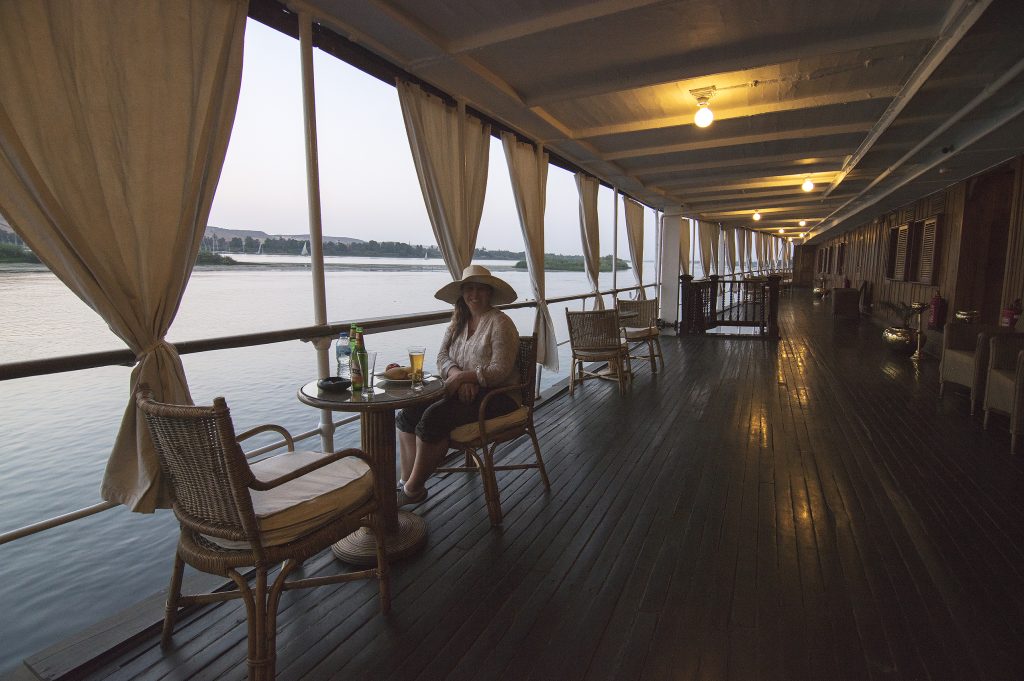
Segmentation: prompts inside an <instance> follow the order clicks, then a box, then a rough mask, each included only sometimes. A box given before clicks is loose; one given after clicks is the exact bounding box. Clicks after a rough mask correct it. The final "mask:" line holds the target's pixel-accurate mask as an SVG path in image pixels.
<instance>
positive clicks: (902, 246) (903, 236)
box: [893, 225, 910, 281]
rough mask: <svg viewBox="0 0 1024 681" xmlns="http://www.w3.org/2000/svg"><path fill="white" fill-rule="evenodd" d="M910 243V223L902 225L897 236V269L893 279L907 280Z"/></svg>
mask: <svg viewBox="0 0 1024 681" xmlns="http://www.w3.org/2000/svg"><path fill="white" fill-rule="evenodd" d="M909 245H910V225H900V227H899V233H898V235H897V237H896V270H895V272H893V279H896V280H897V281H906V280H907V247H908V246H909Z"/></svg>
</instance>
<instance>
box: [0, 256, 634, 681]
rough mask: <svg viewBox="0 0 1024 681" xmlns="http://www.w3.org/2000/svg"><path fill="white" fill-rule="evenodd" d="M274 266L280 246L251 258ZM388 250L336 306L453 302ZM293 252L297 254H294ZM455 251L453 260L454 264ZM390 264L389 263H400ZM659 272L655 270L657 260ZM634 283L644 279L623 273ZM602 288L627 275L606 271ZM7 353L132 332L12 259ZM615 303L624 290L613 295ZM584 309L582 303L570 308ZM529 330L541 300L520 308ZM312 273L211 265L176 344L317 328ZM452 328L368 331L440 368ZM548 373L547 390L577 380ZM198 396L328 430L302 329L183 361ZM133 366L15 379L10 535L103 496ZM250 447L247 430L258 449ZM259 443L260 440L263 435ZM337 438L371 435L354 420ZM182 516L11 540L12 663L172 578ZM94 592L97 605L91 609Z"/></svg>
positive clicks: (5, 300) (115, 517) (341, 287)
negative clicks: (308, 391)
mask: <svg viewBox="0 0 1024 681" xmlns="http://www.w3.org/2000/svg"><path fill="white" fill-rule="evenodd" d="M247 259H250V260H252V259H259V260H261V261H264V262H274V260H275V256H262V257H261V256H249V257H248V258H247ZM360 260H369V261H372V262H371V263H370V264H364V265H363V268H362V269H353V268H337V269H328V271H327V272H326V275H325V278H326V285H327V309H328V318H329V319H332V320H342V319H361V318H373V317H382V316H388V315H396V314H403V313H412V312H422V311H427V310H437V309H444V308H446V307H447V306H446V305H445V304H444V303H441V302H440V301H437V300H435V299H434V298H433V292H434V291H435V290H437V289H438V288H440V287H441V286H442V285H443V284H445V283H447V282H448V281H450V278H449V275H448V272H447V270H446V269H444V268H443V267H436V266H435V265H436V263H435V262H432V261H424V263H423V264H422V265H421V264H419V263H417V267H419V268H420V269H418V270H415V271H408V270H395V269H391V267H393V266H396V265H397V264H400V262H399V263H392V262H389V261H388V259H372V258H366V259H360ZM279 262H282V261H279ZM438 262H439V261H438ZM384 265H387V267H384ZM488 265H489V266H492V267H493V269H495V270H496V271H497V270H499V269H501V270H502V271H501V276H502V277H503V278H504V279H506V280H507V281H508V282H509V283H510V284H511V285H512V286H513V287H514V288H515V290H516V291H517V292H518V293H519V295H520V298H521V299H522V298H527V297H532V296H530V294H529V292H530V284H529V277H528V274H527V273H526V271H525V270H523V271H517V270H512V269H505V268H506V267H508V266H510V265H512V263H509V262H504V263H488ZM648 271H649V272H653V271H654V268H653V266H649V269H648ZM619 283H620V285H623V286H626V285H630V284H632V283H633V278H632V274H631V273H630V272H626V273H620V275H619ZM601 286H602V288H610V287H611V274H610V273H605V274H602V275H601ZM586 290H589V285H588V284H587V282H586V277H585V275H584V274H583V273H575V272H574V273H569V272H555V273H549V274H548V275H547V295H548V296H549V297H555V296H561V295H568V294H572V293H579V292H582V291H586ZM0 291H3V295H0V319H2V320H4V325H3V327H2V329H0V362H14V361H21V360H27V359H35V358H43V357H50V356H56V355H69V354H78V353H84V352H94V351H98V350H112V349H120V348H123V347H124V344H123V343H122V342H121V341H120V340H119V339H118V338H117V337H116V336H114V334H113V333H112V332H111V331H110V330H109V329H108V328H107V327H106V325H105V324H104V323H103V322H102V320H100V318H99V317H98V316H97V315H96V314H95V313H94V312H93V311H92V310H90V309H89V308H88V307H87V306H86V305H85V304H84V303H82V302H81V301H80V300H79V299H78V298H76V297H75V296H74V295H73V294H72V293H70V292H69V291H68V290H67V289H66V288H65V287H64V286H63V285H62V284H61V283H60V282H59V281H58V280H57V279H56V277H54V276H53V275H52V274H50V273H49V272H47V271H46V270H43V269H41V268H39V267H38V266H5V267H2V268H0ZM606 302H610V301H606ZM570 305H571V306H572V309H579V306H580V303H579V302H578V301H577V302H574V303H571V304H570ZM564 308H565V305H553V306H552V307H551V310H550V312H551V317H552V319H553V320H554V323H555V328H556V332H557V335H558V337H559V338H560V339H564V338H565V337H566V330H565V312H564V311H563V310H564ZM511 316H512V318H513V320H514V321H515V322H516V325H517V326H518V328H519V330H520V332H521V333H523V334H528V333H531V332H532V330H533V311H532V310H530V309H526V310H515V311H513V312H512V313H511ZM312 320H313V303H312V284H311V281H310V274H309V271H308V270H305V269H303V268H297V267H294V266H287V267H276V268H275V267H270V268H262V267H261V268H255V267H246V268H244V269H237V270H230V269H198V270H197V271H196V272H195V273H194V274H193V276H192V278H191V280H190V281H189V284H188V289H187V290H186V292H185V296H184V299H183V300H182V303H181V308H180V310H179V312H178V315H177V318H176V319H175V322H174V324H173V325H172V327H171V330H170V333H169V340H171V341H172V342H174V341H182V340H194V339H200V338H211V337H217V336H227V335H234V334H243V333H252V332H257V331H267V330H273V329H284V328H289V327H299V326H307V325H310V324H312ZM443 332H444V326H443V325H436V326H431V327H424V328H420V329H406V330H402V331H396V332H392V333H387V334H374V335H370V336H368V337H367V345H368V346H370V349H371V350H376V351H378V352H380V353H381V355H380V357H379V360H378V361H379V362H382V363H383V364H387V363H388V362H390V361H402V359H403V357H404V356H405V348H406V347H407V346H408V345H409V344H410V343H413V342H415V343H417V344H422V345H426V346H427V370H428V371H433V370H435V368H434V366H433V357H434V356H435V355H436V352H437V347H438V344H439V343H440V340H441V336H442V334H443ZM560 355H561V365H562V367H563V373H561V374H552V373H549V372H547V371H545V372H544V373H543V378H542V386H544V387H546V386H548V385H551V384H552V383H554V382H557V381H559V380H561V379H562V378H563V377H564V375H565V374H564V371H565V369H564V367H567V366H568V346H567V345H566V346H565V347H564V348H563V349H562V351H561V353H560ZM182 361H183V364H184V366H185V372H186V375H187V376H188V380H189V386H190V389H191V392H192V397H193V399H194V400H195V401H196V402H197V403H209V402H210V401H211V400H212V399H213V397H215V396H217V395H224V396H226V397H227V401H228V406H229V407H230V408H231V412H232V417H233V418H234V421H235V425H236V428H237V429H238V430H239V431H241V430H244V429H246V428H249V427H251V426H254V425H257V424H260V423H268V422H270V423H278V424H280V425H283V426H285V427H286V428H288V429H289V430H291V431H292V432H293V433H299V432H303V431H306V430H311V429H313V428H316V427H317V424H318V419H319V413H318V412H317V411H316V410H314V409H311V408H309V407H306V406H304V405H302V404H301V403H300V402H299V401H298V400H297V399H296V397H295V393H296V391H297V389H298V388H299V386H301V385H302V384H303V383H305V382H306V381H308V380H310V379H311V378H313V377H314V374H315V370H316V360H315V357H314V354H313V349H312V347H311V346H310V345H309V344H308V343H302V342H299V341H293V342H288V343H275V344H272V345H261V346H256V347H250V348H241V349H237V350H221V351H216V352H207V353H199V354H193V355H185V356H184V357H183V358H182ZM130 372H131V369H130V368H128V367H103V368H99V369H90V370H85V371H76V372H71V373H65V374H59V375H53V376H40V377H35V378H25V379H17V380H13V381H4V382H0V413H2V414H3V417H2V424H3V427H2V428H0V432H2V433H3V438H2V439H0V508H3V510H4V512H3V515H2V517H0V531H6V530H11V529H14V528H17V527H21V526H23V525H26V524H29V523H32V522H36V521H39V520H42V519H44V518H47V517H50V516H53V515H58V514H61V513H67V512H69V511H72V510H75V509H77V508H80V507H83V506H87V505H91V504H94V503H96V502H98V501H99V486H100V481H101V479H102V476H103V470H104V467H105V465H106V459H107V454H108V453H109V450H110V447H111V446H112V444H113V441H114V437H115V435H116V433H117V427H118V424H119V423H120V419H121V416H122V414H123V413H124V409H125V404H126V402H127V391H128V381H129V375H130ZM248 444H249V443H248V442H247V445H248ZM258 444H260V443H259V442H257V443H256V444H253V445H252V446H253V447H255V446H258ZM336 444H337V445H338V446H343V445H347V444H358V433H357V432H355V431H353V430H352V429H351V428H350V429H349V430H348V431H347V432H342V433H339V435H338V436H337V438H336ZM176 538H177V524H176V522H175V521H174V518H173V516H172V515H171V513H170V512H169V511H159V512H157V513H156V514H154V515H140V514H134V513H130V512H127V511H126V510H124V509H121V508H119V509H116V510H113V511H108V512H106V513H103V514H100V515H98V516H94V517H92V518H89V519H86V520H82V521H78V522H76V523H73V524H71V525H68V526H64V527H63V528H60V529H57V530H51V531H49V532H45V533H43V534H41V535H36V536H34V537H30V538H26V539H22V540H18V541H16V542H13V543H11V544H7V545H4V546H2V547H0V584H3V585H4V587H3V591H2V592H0V611H2V612H4V615H5V616H4V617H3V618H2V623H0V641H3V646H0V675H2V674H3V672H4V671H5V670H6V669H8V668H10V667H11V666H12V665H13V664H15V663H16V662H17V661H19V660H21V659H23V658H24V657H26V656H27V655H30V654H31V653H33V652H36V651H38V650H40V649H42V648H44V647H46V646H47V645H50V644H52V643H54V642H55V641H57V640H60V639H61V638H63V637H66V636H68V635H69V634H71V633H73V632H75V631H78V630H80V629H82V628H84V627H86V626H88V625H90V624H92V623H94V622H95V621H97V620H99V619H102V618H104V617H106V616H108V615H111V614H113V613H115V612H117V611H119V610H121V609H123V608H125V607H128V606H130V605H131V604H133V603H135V602H137V601H139V600H141V599H142V598H144V597H146V596H148V595H150V594H153V593H156V592H157V591H160V590H161V589H164V588H166V582H167V579H168V578H169V575H170V567H171V558H172V556H173V547H174V544H175V541H176ZM86 603H88V605H86Z"/></svg>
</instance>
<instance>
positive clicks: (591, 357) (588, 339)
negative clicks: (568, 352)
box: [565, 310, 633, 395]
mask: <svg viewBox="0 0 1024 681" xmlns="http://www.w3.org/2000/svg"><path fill="white" fill-rule="evenodd" d="M565 321H566V324H568V326H569V344H570V346H571V347H572V366H571V367H570V368H569V394H570V395H572V394H573V390H574V389H575V387H576V382H577V380H578V381H579V382H580V383H583V382H584V381H585V380H587V379H588V378H614V379H615V380H616V381H618V383H619V394H620V395H625V394H626V381H628V380H629V379H630V378H631V377H632V375H633V371H632V366H631V365H630V363H629V351H628V349H627V347H626V344H625V343H623V342H622V339H621V338H620V337H619V328H620V325H619V313H618V311H616V310H593V311H590V312H570V311H569V310H566V311H565ZM602 361H607V362H608V369H609V373H607V374H597V373H593V372H590V371H586V370H585V369H584V367H583V363H584V362H602ZM577 377H578V378H577Z"/></svg>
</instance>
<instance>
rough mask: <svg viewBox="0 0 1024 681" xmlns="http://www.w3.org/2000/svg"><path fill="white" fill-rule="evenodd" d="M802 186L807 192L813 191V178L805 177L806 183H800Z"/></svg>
mask: <svg viewBox="0 0 1024 681" xmlns="http://www.w3.org/2000/svg"><path fill="white" fill-rule="evenodd" d="M800 188H801V189H803V190H804V191H805V192H809V191H813V190H814V183H813V182H811V178H809V177H805V178H804V183H803V184H802V185H800Z"/></svg>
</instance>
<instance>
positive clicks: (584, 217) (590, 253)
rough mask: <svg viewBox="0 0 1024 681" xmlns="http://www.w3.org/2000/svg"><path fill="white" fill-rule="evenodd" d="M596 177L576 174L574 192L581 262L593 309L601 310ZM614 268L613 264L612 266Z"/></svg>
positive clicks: (602, 307)
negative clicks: (576, 195)
mask: <svg viewBox="0 0 1024 681" xmlns="http://www.w3.org/2000/svg"><path fill="white" fill-rule="evenodd" d="M598 186H599V183H598V181H597V178H596V177H591V176H590V175H584V174H583V173H576V190H577V191H578V192H579V195H580V240H581V241H582V242H583V262H584V264H585V265H586V268H587V279H589V280H590V288H591V290H593V292H594V294H595V296H594V309H595V310H603V309H604V300H603V299H602V298H601V296H600V295H597V292H598V291H600V290H601V289H600V286H599V283H598V276H599V274H600V272H601V248H600V241H599V239H598V224H597V189H598ZM612 266H613V267H614V263H613V265H612Z"/></svg>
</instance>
